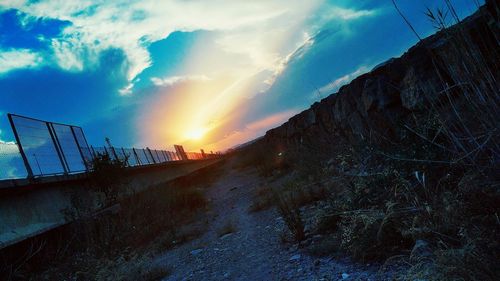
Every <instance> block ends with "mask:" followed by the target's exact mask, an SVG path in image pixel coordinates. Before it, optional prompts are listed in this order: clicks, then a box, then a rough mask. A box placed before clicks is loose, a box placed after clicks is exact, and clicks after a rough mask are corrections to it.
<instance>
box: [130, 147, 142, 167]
mask: <svg viewBox="0 0 500 281" xmlns="http://www.w3.org/2000/svg"><path fill="white" fill-rule="evenodd" d="M132 151H133V152H134V155H135V160H137V166H141V165H142V163H141V159H140V158H139V155H137V151H135V148H133V147H132Z"/></svg>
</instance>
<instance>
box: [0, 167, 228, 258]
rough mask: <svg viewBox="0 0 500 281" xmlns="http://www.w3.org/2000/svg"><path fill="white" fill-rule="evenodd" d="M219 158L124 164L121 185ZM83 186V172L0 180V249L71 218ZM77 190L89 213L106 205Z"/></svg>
mask: <svg viewBox="0 0 500 281" xmlns="http://www.w3.org/2000/svg"><path fill="white" fill-rule="evenodd" d="M219 161H220V159H208V160H197V161H175V162H167V163H162V164H157V165H149V166H140V167H131V168H127V174H128V176H127V178H126V179H125V180H124V182H125V184H126V186H125V187H126V189H127V190H128V193H131V192H132V193H133V192H140V191H143V190H146V189H147V188H149V187H151V186H154V185H157V184H159V183H163V182H168V181H171V180H173V179H175V178H178V177H181V176H185V175H188V174H190V173H192V172H194V171H196V170H199V169H201V168H205V167H208V166H210V165H213V164H215V163H217V162H219ZM86 188H89V182H88V176H87V175H86V174H77V175H67V176H54V177H46V178H39V179H36V180H26V179H23V180H8V181H0V249H2V248H5V247H7V246H9V245H12V244H15V243H17V242H20V241H23V240H24V239H27V238H30V237H33V236H36V235H38V234H41V233H44V232H46V231H49V230H51V229H54V228H56V227H58V226H61V225H64V224H67V223H69V222H71V221H73V220H75V219H76V217H75V216H74V212H72V210H74V202H72V200H74V195H75V193H78V192H79V191H85V189H86ZM80 193H81V194H86V195H85V196H86V197H88V196H92V198H80V199H85V200H87V201H88V202H92V203H91V208H90V209H91V212H92V213H96V212H99V211H101V210H102V209H103V208H105V207H109V206H104V197H103V196H102V194H98V193H89V192H80ZM80 193H78V194H80ZM90 194H91V195H90ZM123 195H126V194H122V196H123ZM71 213H73V215H70V214H71Z"/></svg>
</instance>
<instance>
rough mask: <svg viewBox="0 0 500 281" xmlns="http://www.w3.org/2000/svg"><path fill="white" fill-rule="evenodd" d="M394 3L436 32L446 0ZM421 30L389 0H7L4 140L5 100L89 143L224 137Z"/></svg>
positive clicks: (317, 92) (0, 55) (218, 140)
mask: <svg viewBox="0 0 500 281" xmlns="http://www.w3.org/2000/svg"><path fill="white" fill-rule="evenodd" d="M452 2H453V3H454V4H455V6H456V7H457V9H458V10H459V11H460V13H461V16H462V17H463V16H466V15H468V14H470V13H471V12H473V11H474V10H476V8H477V7H476V6H475V5H474V2H475V1H472V0H454V1H452ZM398 3H399V4H400V7H401V9H402V11H403V12H404V13H405V14H406V15H407V16H408V19H409V20H410V21H411V22H412V23H413V24H414V26H415V29H416V30H417V31H418V32H419V33H420V35H421V36H427V35H430V34H431V33H433V28H432V25H431V24H430V23H429V21H428V20H427V19H426V17H425V15H424V11H425V8H426V7H427V6H428V7H431V8H436V7H442V6H443V4H442V3H443V1H438V0H435V1H429V0H426V1H414V0H400V1H398ZM415 43H416V38H415V36H414V35H413V34H412V33H411V32H410V30H409V29H408V28H407V26H406V25H405V24H404V22H403V21H402V19H401V18H400V17H399V16H398V14H397V13H396V11H395V10H394V8H393V6H392V3H391V1H389V0H383V1H368V0H366V1H364V0H350V1H349V0H337V1H320V0H307V1H304V0H303V1H294V0H283V1H282V0H272V1H271V0H264V1H222V0H210V1H207V0H183V1H180V0H179V1H149V0H137V1H133V0H132V1H96V0H84V1H69V0H53V1H43V0H42V1H22V0H0V140H3V141H12V140H13V137H12V134H11V129H10V127H9V125H8V120H7V117H6V114H7V113H8V112H10V113H17V114H20V115H27V116H31V117H35V118H39V119H43V120H49V121H55V122H61V123H69V124H75V125H79V126H82V127H83V129H84V131H85V133H86V135H87V139H88V140H89V142H90V143H91V144H94V145H102V144H103V143H104V138H105V137H109V138H110V139H111V141H112V143H113V144H114V145H117V146H124V147H131V146H136V147H145V146H149V147H151V148H158V149H160V148H161V149H172V145H173V144H183V145H184V146H185V147H186V148H187V150H198V149H199V148H205V150H224V149H226V148H229V147H232V146H234V145H237V144H239V143H243V142H246V141H248V140H251V139H253V138H255V137H258V136H261V135H263V134H264V133H265V132H266V130H268V129H270V128H272V127H275V126H277V125H280V124H281V123H283V122H285V121H286V120H287V119H288V118H289V117H291V116H293V115H294V114H296V113H298V112H300V111H301V110H304V109H306V108H308V107H309V106H310V105H311V104H312V103H314V102H315V101H318V100H319V99H321V98H324V97H326V96H327V95H329V94H331V93H334V92H335V91H336V90H337V89H338V88H339V86H341V85H343V84H345V83H347V82H349V81H350V80H351V79H352V78H355V77H356V76H358V75H360V74H362V73H364V72H367V71H369V70H370V69H372V68H373V67H374V66H375V65H377V64H379V63H381V62H383V61H385V60H387V59H389V58H391V57H395V56H400V55H401V54H402V53H403V52H404V51H405V50H406V49H407V48H409V47H410V46H412V45H413V44H415Z"/></svg>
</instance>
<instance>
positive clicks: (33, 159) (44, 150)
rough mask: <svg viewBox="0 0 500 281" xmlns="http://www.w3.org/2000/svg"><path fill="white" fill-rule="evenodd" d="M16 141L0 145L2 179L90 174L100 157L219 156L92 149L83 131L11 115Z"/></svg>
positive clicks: (148, 160) (143, 161)
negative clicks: (93, 161)
mask: <svg viewBox="0 0 500 281" xmlns="http://www.w3.org/2000/svg"><path fill="white" fill-rule="evenodd" d="M8 117H9V122H10V124H11V126H12V130H13V132H14V137H15V138H16V143H14V142H9V143H6V142H0V180H2V179H18V178H35V177H43V176H50V175H61V174H76V173H83V172H87V171H90V170H91V169H92V167H91V162H92V159H93V158H94V157H96V156H97V155H98V154H107V155H108V156H109V157H110V158H111V159H113V160H116V159H119V160H121V161H125V162H126V166H128V167H135V166H143V165H153V164H161V163H165V162H171V161H180V160H199V159H207V158H214V157H217V156H218V155H217V154H212V153H210V154H206V153H205V152H204V151H203V150H201V153H198V152H185V151H184V149H183V147H182V146H179V145H175V146H174V147H175V149H176V151H175V152H173V151H167V150H156V149H150V148H117V147H113V146H111V143H110V142H109V140H107V142H108V146H103V147H93V146H89V145H88V144H87V140H86V139H85V135H84V133H83V130H82V128H80V127H77V126H72V125H65V124H60V123H53V122H47V121H43V120H38V119H33V118H30V117H24V116H19V115H14V114H8Z"/></svg>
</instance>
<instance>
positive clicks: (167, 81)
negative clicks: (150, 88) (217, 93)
mask: <svg viewBox="0 0 500 281" xmlns="http://www.w3.org/2000/svg"><path fill="white" fill-rule="evenodd" d="M210 80H211V79H210V78H208V77H207V76H205V75H187V76H170V77H166V78H158V77H152V78H151V82H153V84H155V85H156V86H163V87H171V86H173V85H175V84H178V83H184V82H188V81H210Z"/></svg>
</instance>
